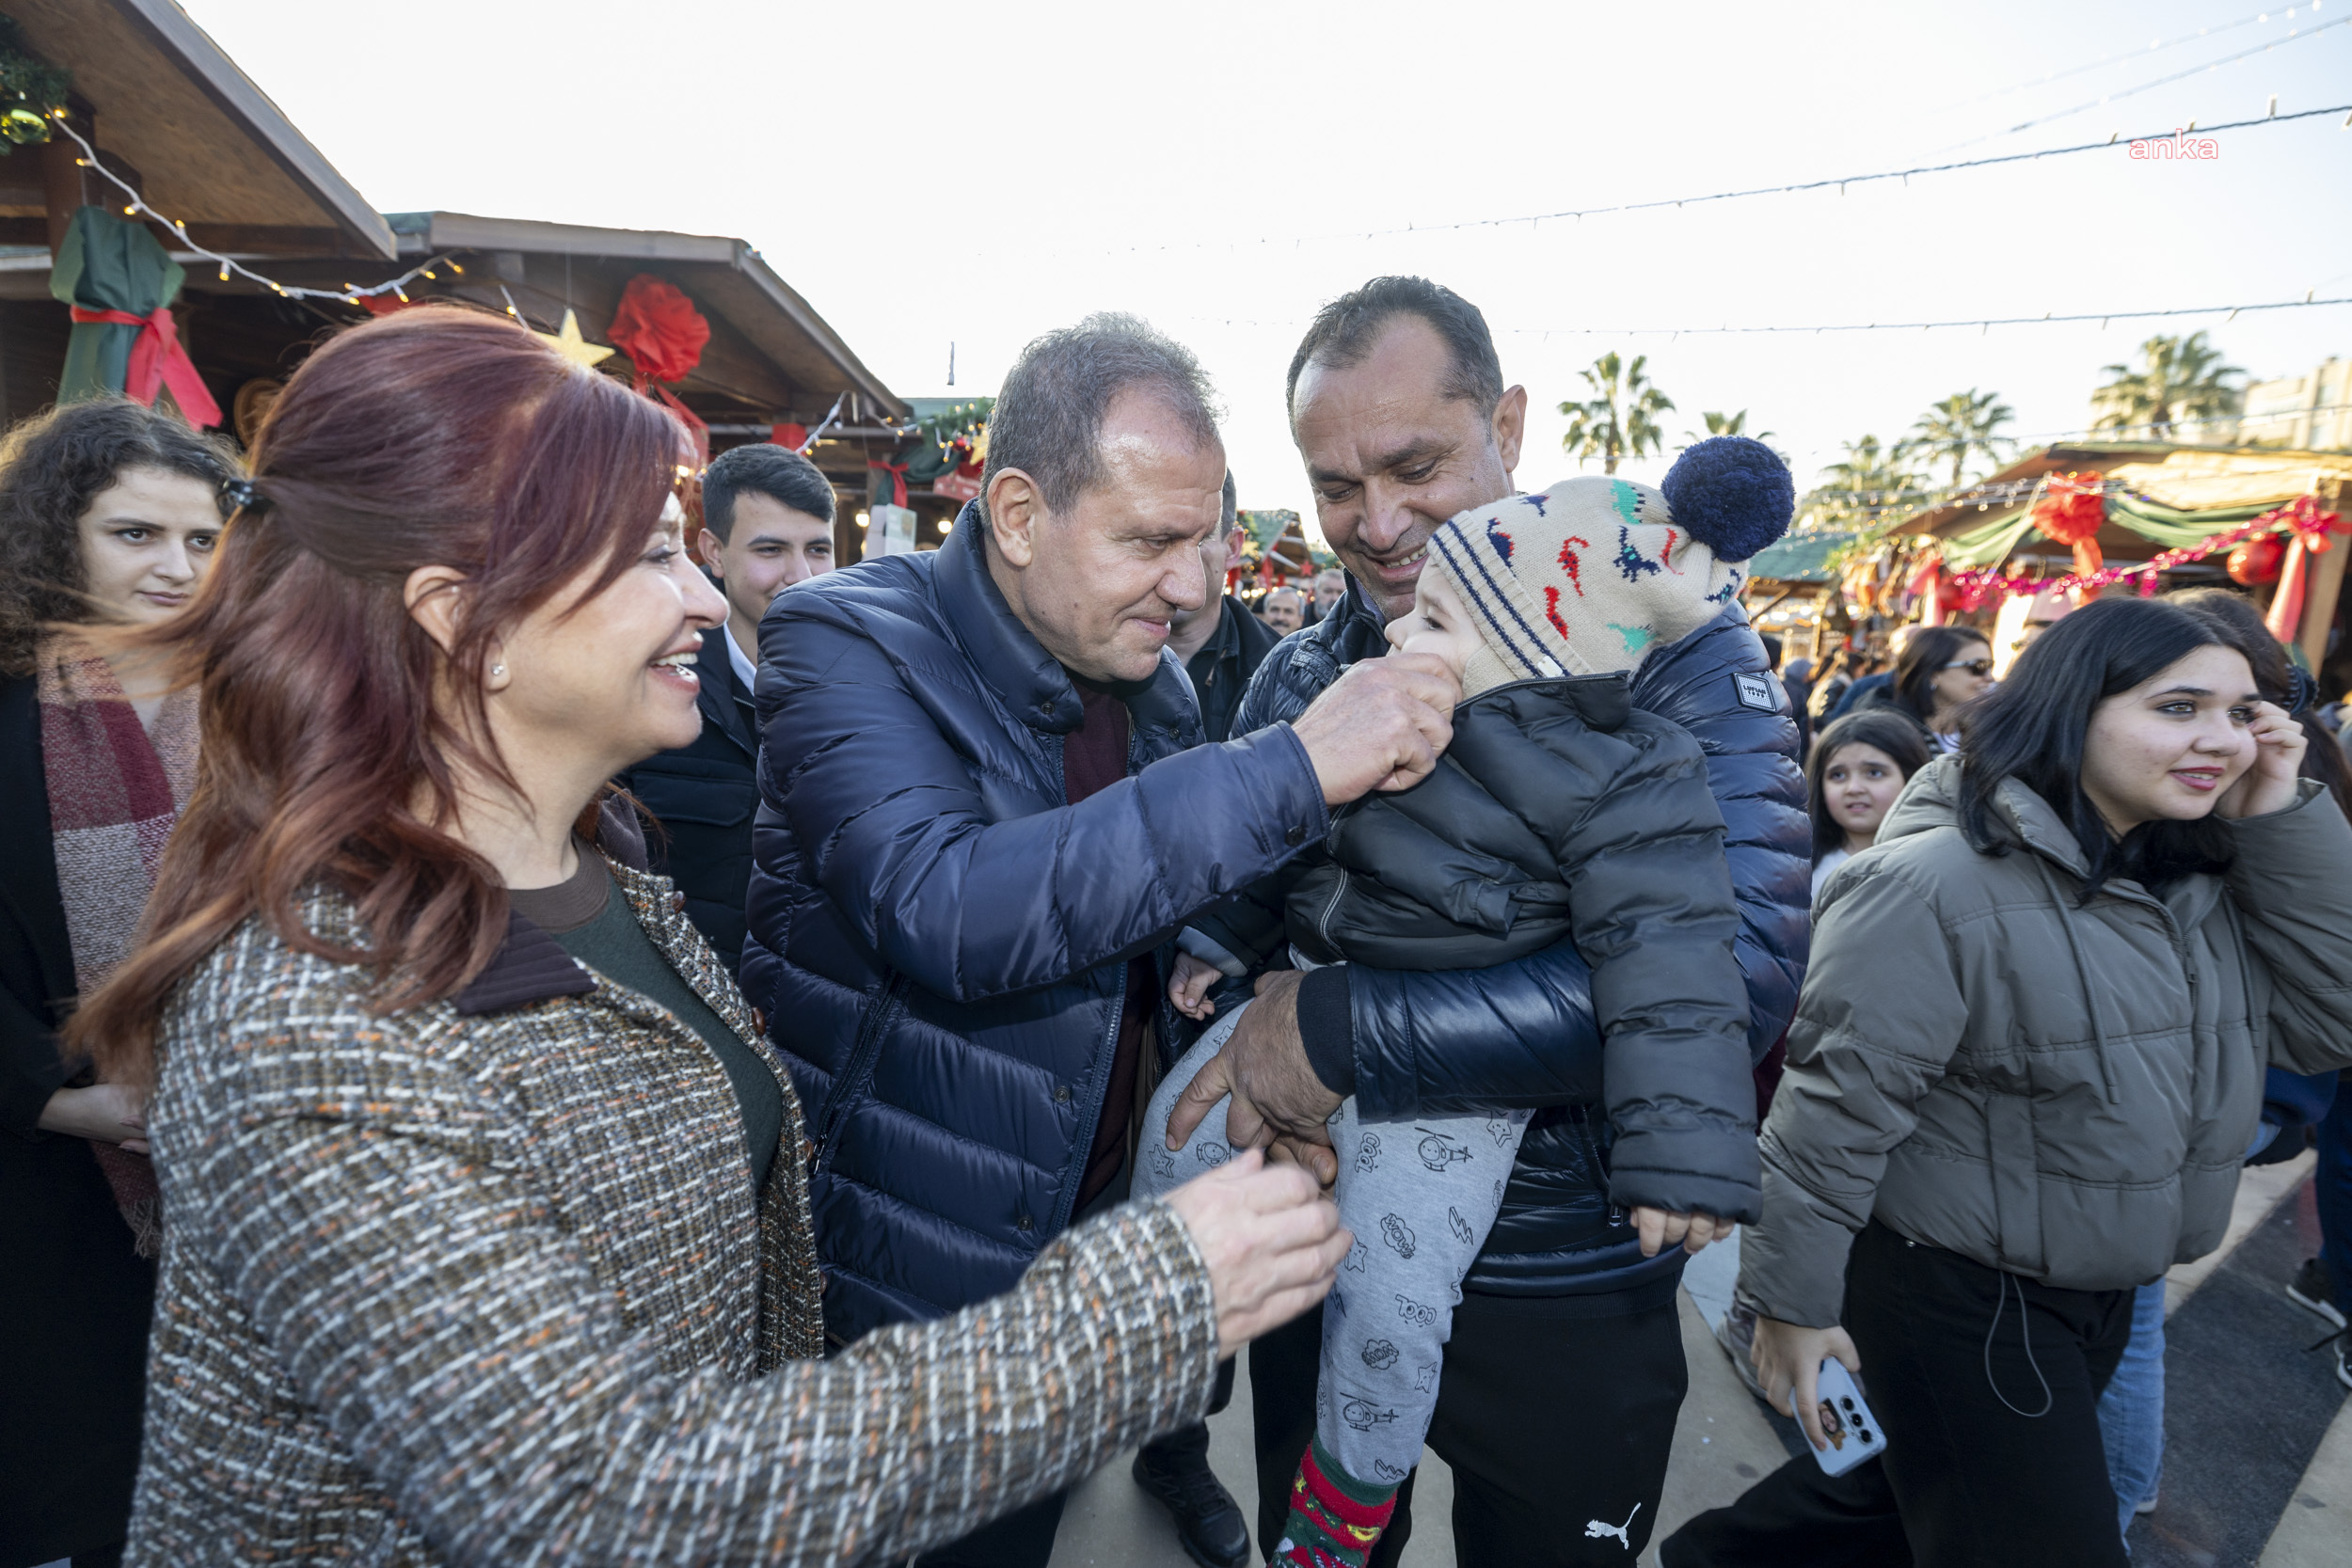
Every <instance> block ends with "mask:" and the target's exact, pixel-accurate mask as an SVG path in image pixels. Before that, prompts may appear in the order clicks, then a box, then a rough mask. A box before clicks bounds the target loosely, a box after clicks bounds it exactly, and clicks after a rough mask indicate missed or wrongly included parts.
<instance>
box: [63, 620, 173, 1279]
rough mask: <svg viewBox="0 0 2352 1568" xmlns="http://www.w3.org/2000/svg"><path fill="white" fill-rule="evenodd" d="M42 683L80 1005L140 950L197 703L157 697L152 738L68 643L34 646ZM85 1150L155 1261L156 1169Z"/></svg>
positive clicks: (100, 671)
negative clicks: (143, 917) (94, 1159)
mask: <svg viewBox="0 0 2352 1568" xmlns="http://www.w3.org/2000/svg"><path fill="white" fill-rule="evenodd" d="M39 682H40V684H39V688H38V690H37V692H36V696H37V699H38V701H39V703H40V747H41V761H42V771H43V774H44V776H45V778H46V780H47V782H48V786H49V829H50V842H51V846H52V848H53V851H54V853H55V854H56V861H57V892H58V894H59V895H60V897H61V899H62V901H63V903H64V905H65V928H66V936H67V939H68V940H69V941H70V942H71V943H72V948H73V981H74V989H75V990H76V992H77V993H78V994H81V995H84V996H87V995H88V994H89V993H90V992H91V991H92V990H96V989H97V987H98V986H99V985H100V984H101V983H103V981H104V980H105V978H106V976H107V975H109V974H113V973H114V970H115V967H116V966H117V965H118V964H119V963H121V961H122V960H123V958H125V957H127V956H128V955H129V953H130V951H131V948H132V946H133V944H134V943H135V942H136V941H137V940H138V935H139V919H140V916H141V915H142V914H143V913H144V912H145V911H146V908H147V895H148V894H149V893H150V892H151V890H152V889H153V888H154V886H155V869H156V867H157V865H158V864H160V863H162V860H163V856H164V843H165V841H166V840H167V839H168V838H169V837H170V836H171V827H172V824H173V823H174V822H176V821H178V820H179V817H180V808H181V807H182V806H183V805H184V804H185V803H186V801H187V798H188V789H189V786H190V784H192V783H193V782H194V780H195V776H196V754H197V727H196V693H195V692H193V691H176V692H174V693H172V694H171V695H170V696H168V697H167V698H165V699H164V703H163V707H162V709H161V711H160V712H158V713H157V715H156V717H155V727H154V730H153V732H152V734H150V732H149V731H148V730H147V728H146V727H145V726H144V725H142V724H141V723H140V722H139V716H138V713H137V711H136V710H135V708H133V707H132V705H131V703H130V700H129V699H128V698H127V697H126V696H124V694H123V690H122V685H121V683H120V682H119V681H118V680H116V678H115V673H114V670H113V668H112V667H111V666H109V665H108V664H107V663H106V661H105V660H104V659H103V658H100V657H96V656H94V655H93V654H91V653H90V652H89V651H88V650H87V648H85V647H84V646H83V645H82V644H81V643H80V642H79V641H76V640H74V639H72V638H71V637H61V638H52V639H51V640H50V641H47V642H46V643H44V644H43V645H42V648H41V652H40V676H39ZM90 1148H91V1150H92V1151H93V1152H94V1153H95V1154H96V1155H97V1156H98V1164H99V1168H100V1169H102V1170H103V1171H104V1172H105V1174H106V1183H107V1185H108V1186H109V1187H111V1188H113V1190H114V1196H115V1202H116V1204H117V1205H118V1206H119V1208H120V1209H121V1211H122V1217H123V1219H124V1221H125V1222H126V1223H128V1224H129V1226H130V1227H131V1231H132V1234H133V1235H134V1236H135V1237H136V1238H137V1246H138V1251H139V1254H140V1256H142V1257H147V1258H152V1257H154V1256H155V1254H156V1251H157V1249H158V1248H159V1247H160V1245H161V1243H162V1241H163V1204H162V1199H161V1195H160V1194H159V1193H158V1192H157V1191H156V1187H155V1167H154V1165H153V1164H152V1163H151V1162H150V1161H149V1159H148V1158H147V1156H146V1155H144V1154H133V1153H129V1152H127V1151H125V1150H124V1149H122V1148H118V1147H117V1146H115V1145H113V1144H109V1143H99V1142H95V1141H93V1142H92V1143H91V1145H90Z"/></svg>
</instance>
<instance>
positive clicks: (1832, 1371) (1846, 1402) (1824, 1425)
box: [1804, 1356, 1886, 1476]
mask: <svg viewBox="0 0 2352 1568" xmlns="http://www.w3.org/2000/svg"><path fill="white" fill-rule="evenodd" d="M1818 1398H1819V1399H1820V1405H1819V1406H1818V1407H1817V1410H1816V1414H1818V1415H1819V1416H1820V1418H1821V1435H1822V1436H1824V1437H1827V1438H1828V1439H1829V1447H1828V1448H1826V1449H1816V1448H1814V1447H1813V1444H1812V1441H1811V1440H1810V1439H1807V1440H1806V1442H1805V1445H1804V1446H1805V1447H1806V1448H1807V1449H1811V1450H1812V1453H1813V1461H1814V1463H1815V1464H1817V1465H1820V1467H1821V1470H1822V1472H1823V1473H1824V1474H1826V1475H1833V1476H1842V1475H1844V1474H1845V1473H1846V1472H1847V1471H1848V1470H1851V1469H1852V1468H1853V1467H1854V1466H1855V1465H1859V1464H1861V1463H1862V1462H1863V1461H1864V1460H1866V1459H1876V1458H1877V1457H1878V1456H1879V1455H1881V1454H1883V1453H1884V1452H1885V1451H1886V1429H1885V1428H1883V1427H1882V1426H1880V1425H1879V1418H1877V1417H1876V1416H1873V1415H1872V1414H1870V1406H1869V1404H1868V1403H1867V1402H1866V1401H1865V1400H1864V1399H1863V1397H1862V1390H1861V1389H1860V1388H1858V1387H1856V1386H1854V1380H1853V1374H1852V1373H1851V1372H1849V1371H1848V1370H1846V1369H1845V1368H1844V1367H1843V1366H1842V1365H1840V1364H1839V1363H1838V1362H1837V1361H1836V1359H1835V1358H1834V1357H1830V1356H1823V1357H1822V1358H1821V1377H1820V1389H1819V1393H1818Z"/></svg>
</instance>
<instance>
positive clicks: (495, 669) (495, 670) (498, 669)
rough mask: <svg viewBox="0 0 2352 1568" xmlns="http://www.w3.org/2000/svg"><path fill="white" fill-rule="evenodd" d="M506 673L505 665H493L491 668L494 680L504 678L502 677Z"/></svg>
mask: <svg viewBox="0 0 2352 1568" xmlns="http://www.w3.org/2000/svg"><path fill="white" fill-rule="evenodd" d="M505 673H506V666H505V665H503V664H493V665H491V666H490V674H491V677H492V678H493V679H496V678H498V677H500V676H502V675H504V674H505Z"/></svg>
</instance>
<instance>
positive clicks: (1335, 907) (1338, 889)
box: [1315, 864, 1347, 954]
mask: <svg viewBox="0 0 2352 1568" xmlns="http://www.w3.org/2000/svg"><path fill="white" fill-rule="evenodd" d="M1333 869H1334V870H1336V871H1338V872H1339V874H1340V879H1339V883H1338V885H1337V886H1335V887H1333V888H1332V889H1331V896H1330V897H1328V898H1326V899H1325V900H1324V901H1323V908H1322V910H1321V911H1318V912H1317V913H1316V915H1315V933H1316V934H1317V935H1318V936H1320V937H1322V938H1323V950H1324V951H1325V952H1326V953H1334V954H1336V953H1338V952H1339V950H1340V944H1339V943H1338V942H1333V941H1332V940H1331V917H1332V916H1333V915H1335V914H1337V913H1338V912H1339V909H1340V900H1341V899H1342V898H1344V897H1346V896H1347V867H1345V866H1343V865H1336V864H1335V865H1334V866H1333Z"/></svg>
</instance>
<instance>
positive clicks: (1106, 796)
mask: <svg viewBox="0 0 2352 1568" xmlns="http://www.w3.org/2000/svg"><path fill="white" fill-rule="evenodd" d="M987 537H988V530H987V528H986V527H984V526H983V525H982V524H981V523H980V521H979V519H978V511H977V507H970V508H967V509H966V512H965V515H964V516H963V517H962V518H961V520H960V523H959V526H958V527H957V528H956V530H955V531H954V532H953V533H951V534H950V535H949V536H948V539H947V543H946V545H944V546H941V547H940V548H939V549H938V550H936V551H933V552H930V553H927V554H920V555H891V556H884V557H882V559H880V560H878V561H868V562H863V563H862V564H859V565H856V566H852V567H849V568H847V569H845V570H842V571H838V572H833V573H830V574H828V575H827V576H825V577H822V578H818V579H816V580H815V581H812V582H805V583H803V584H801V585H799V586H798V587H796V588H794V589H793V590H792V591H791V592H789V593H787V594H779V595H778V596H777V598H776V601H775V603H774V604H773V605H771V607H770V608H769V610H768V614H767V616H766V617H765V619H763V620H762V621H761V622H760V627H759V641H760V652H761V655H762V658H761V661H760V671H759V710H760V716H761V721H762V727H761V738H762V740H763V741H764V745H763V746H762V747H761V752H760V796H761V805H760V811H759V820H758V825H757V827H756V829H755V841H756V851H757V853H756V865H755V869H754V871H753V874H752V893H751V905H750V916H751V935H750V939H749V941H748V942H746V944H745V946H744V949H743V968H742V977H743V993H744V995H745V996H746V997H748V998H749V999H750V1000H751V1001H752V1002H753V1003H754V1004H755V1005H756V1006H759V1007H761V1008H763V1009H765V1011H766V1013H767V1017H768V1033H769V1037H770V1038H771V1040H773V1041H774V1043H775V1045H776V1047H777V1049H778V1050H779V1051H781V1052H782V1053H784V1056H785V1060H786V1063H787V1066H789V1067H790V1068H791V1069H792V1076H793V1082H794V1084H795V1085H796V1086H797V1087H798V1089H799V1091H800V1095H801V1103H802V1104H803V1106H804V1107H806V1108H807V1111H808V1114H809V1128H810V1132H811V1133H812V1135H813V1136H814V1137H815V1138H816V1140H817V1144H818V1148H817V1154H816V1159H815V1162H814V1164H813V1166H812V1169H811V1174H810V1177H809V1197H810V1203H811V1206H812V1210H813V1212H814V1214H815V1216H816V1222H817V1245H818V1257H819V1259H821V1260H822V1262H823V1264H824V1268H825V1271H826V1275H827V1284H826V1291H825V1322H826V1327H827V1329H828V1330H829V1331H830V1332H832V1333H834V1334H836V1335H838V1336H840V1337H841V1338H857V1337H858V1336H859V1335H862V1334H864V1333H866V1332H867V1331H869V1330H871V1329H874V1328H876V1327H879V1326H881V1325H882V1324H884V1323H892V1322H898V1321H903V1320H906V1319H927V1318H934V1317H940V1316H943V1315H945V1314H946V1313H948V1312H952V1311H954V1310H956V1309H958V1308H960V1307H967V1306H970V1305H972V1304H973V1303H975V1302H977V1301H981V1300H984V1299H986V1298H987V1297H989V1296H993V1295H996V1294H999V1293H1000V1292H1002V1291H1007V1290H1009V1289H1011V1287H1012V1285H1013V1282H1014V1281H1015V1280H1017V1279H1019V1278H1020V1276H1021V1275H1022V1273H1023V1271H1025V1269H1026V1268H1027V1267H1028V1266H1029V1264H1030V1262H1031V1261H1032V1260H1034V1259H1035V1258H1036V1257H1037V1254H1038V1250H1039V1249H1040V1248H1041V1247H1042V1246H1044V1245H1045V1243H1048V1242H1050V1241H1051V1240H1053V1238H1054V1237H1055V1236H1056V1235H1057V1234H1058V1233H1059V1232H1060V1231H1061V1230H1062V1229H1063V1228H1065V1227H1067V1226H1068V1225H1069V1223H1070V1215H1071V1212H1072V1209H1073V1206H1074V1203H1075V1200H1076V1197H1077V1193H1078V1184H1079V1180H1080V1179H1081V1177H1082V1175H1083V1173H1084V1170H1085V1166H1086V1160H1087V1153H1088V1150H1089V1148H1090V1147H1091V1146H1092V1144H1093V1141H1094V1132H1095V1128H1096V1126H1097V1125H1098V1123H1099V1121H1100V1119H1101V1115H1102V1110H1103V1103H1104V1097H1105V1095H1106V1093H1107V1091H1108V1088H1109V1085H1110V1077H1111V1069H1112V1065H1113V1059H1114V1056H1115V1045H1116V1042H1117V1040H1118V1037H1119V1024H1120V1015H1121V1013H1122V1011H1123V1009H1124V1006H1125V991H1126V975H1127V961H1128V959H1130V958H1136V957H1138V956H1141V955H1145V954H1152V953H1155V952H1156V951H1157V950H1158V949H1160V948H1161V947H1162V946H1163V944H1165V943H1167V942H1168V941H1169V939H1170V938H1172V937H1173V936H1174V934H1175V932H1176V930H1177V929H1178V927H1181V926H1182V925H1183V924H1184V922H1185V921H1186V920H1188V919H1189V918H1191V917H1192V916H1193V915H1194V914H1196V913H1197V912H1199V911H1200V910H1201V909H1203V908H1205V907H1207V906H1208V905H1209V904H1211V903H1213V902H1215V901H1216V900H1217V899H1218V898H1221V897H1223V896H1225V895H1229V894H1232V893H1234V892H1237V891H1239V890H1240V889H1241V888H1242V887H1244V886H1246V885H1248V883H1250V882H1253V881H1256V880H1257V879H1259V878H1261V877H1263V876H1265V875H1266V874H1267V873H1269V872H1271V871H1273V870H1274V869H1275V868H1276V867H1278V866H1279V865H1280V864H1281V863H1282V862H1284V861H1285V860H1287V859H1289V858H1290V856H1292V855H1293V854H1295V852H1296V851H1297V850H1299V849H1300V848H1302V847H1306V846H1308V845H1310V844H1313V843H1316V842H1318V841H1319V840H1321V838H1322V837H1323V834H1324V832H1325V831H1326V830H1327V827H1328V826H1329V821H1330V817H1329V814H1328V813H1327V811H1326V810H1325V809H1324V804H1323V787H1322V785H1321V784H1318V783H1317V782H1316V779H1315V772H1314V767H1313V764H1312V763H1311V761H1310V760H1309V758H1308V755H1307V750H1306V748H1305V747H1304V746H1302V745H1301V744H1300V743H1299V741H1298V739H1297V737H1296V736H1294V735H1292V734H1291V732H1290V731H1289V729H1288V728H1287V727H1281V728H1276V729H1274V730H1271V731H1269V732H1267V733H1266V734H1263V735H1259V736H1250V737H1249V738H1248V739H1244V740H1235V741H1229V742H1227V743H1226V744H1224V745H1221V746H1217V745H1203V744H1201V735H1200V715H1199V711H1198V709H1197V708H1196V706H1195V705H1194V703H1193V695H1192V689H1191V686H1190V684H1189V682H1188V681H1187V680H1186V679H1185V676H1184V671H1183V669H1181V668H1180V667H1179V666H1178V665H1177V663H1176V659H1175V656H1174V655H1172V654H1168V653H1166V652H1165V651H1164V652H1163V654H1162V656H1161V659H1160V665H1159V669H1158V672H1157V673H1155V674H1154V675H1153V676H1152V679H1151V680H1149V681H1146V682H1139V683H1137V684H1136V686H1135V687H1134V688H1131V689H1125V690H1123V691H1122V692H1121V697H1122V700H1123V701H1124V702H1125V703H1126V705H1127V711H1128V714H1129V717H1130V718H1131V720H1132V721H1133V731H1132V738H1131V740H1130V744H1129V750H1128V768H1129V771H1130V773H1131V775H1132V776H1131V777H1129V778H1127V779H1124V780H1122V781H1120V783H1118V784H1112V785H1110V786H1109V787H1108V788H1106V789H1103V790H1101V791H1099V792H1097V793H1096V794H1094V795H1092V796H1090V797H1089V798H1088V799H1086V800H1082V801H1080V802H1079V803H1078V804H1076V805H1074V806H1073V805H1069V804H1067V803H1065V802H1066V800H1067V795H1066V784H1065V780H1064V776H1063V768H1062V740H1063V737H1064V736H1067V735H1069V734H1070V733H1071V732H1072V731H1073V730H1074V729H1076V728H1077V727H1078V724H1079V722H1080V720H1081V717H1082V708H1081V705H1080V701H1079V696H1078V690H1077V688H1076V687H1075V686H1073V684H1072V683H1071V679H1070V675H1069V673H1068V672H1067V671H1065V670H1064V669H1063V668H1062V667H1061V665H1060V664H1058V663H1057V662H1056V661H1055V659H1054V657H1053V656H1052V655H1051V654H1049V653H1047V652H1046V651H1045V649H1044V648H1043V647H1041V645H1040V644H1039V642H1038V641H1037V639H1036V638H1035V637H1033V636H1031V635H1030V634H1029V632H1028V630H1027V628H1026V627H1025V626H1023V625H1022V624H1021V622H1020V621H1019V620H1018V619H1017V618H1016V617H1015V616H1014V615H1013V613H1012V611H1011V610H1010V609H1009V607H1008V606H1007V605H1006V603H1005V599H1004V595H1003V594H1002V593H1000V592H999V591H998V589H997V587H996V585H995V583H994V581H993V579H992V578H990V577H989V574H988V560H987V555H986V550H987V546H986V544H985V541H986V539H987ZM1157 1012H1158V1021H1159V1022H1161V1023H1162V1024H1167V1023H1168V1021H1169V1020H1170V1019H1171V1018H1172V1017H1173V1016H1174V1013H1173V1009H1171V1008H1169V1007H1168V1006H1167V1004H1166V1000H1165V997H1163V998H1162V999H1161V1002H1160V1005H1159V1006H1158V1009H1157ZM1160 1038H1161V1040H1162V1041H1163V1042H1172V1041H1173V1039H1174V1035H1173V1032H1172V1030H1171V1029H1168V1028H1163V1029H1162V1030H1161V1032H1160ZM1165 1050H1166V1045H1165V1044H1164V1045H1163V1053H1165Z"/></svg>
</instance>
